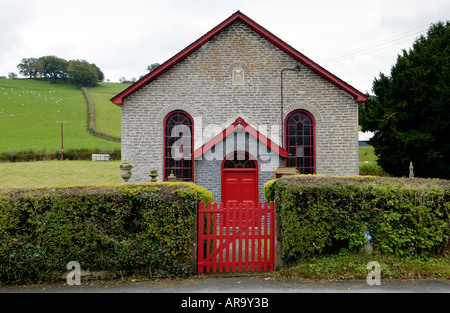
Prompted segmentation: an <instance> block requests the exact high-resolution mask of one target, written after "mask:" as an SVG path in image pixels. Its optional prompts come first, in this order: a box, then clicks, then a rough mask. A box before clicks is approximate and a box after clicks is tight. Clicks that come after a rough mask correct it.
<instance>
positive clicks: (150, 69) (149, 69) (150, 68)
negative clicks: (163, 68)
mask: <svg viewBox="0 0 450 313" xmlns="http://www.w3.org/2000/svg"><path fill="white" fill-rule="evenodd" d="M160 65H161V64H159V63H153V64H151V65H149V66H147V71H149V72H152V71H154V70H155V69H156V68H158V67H159V66H160Z"/></svg>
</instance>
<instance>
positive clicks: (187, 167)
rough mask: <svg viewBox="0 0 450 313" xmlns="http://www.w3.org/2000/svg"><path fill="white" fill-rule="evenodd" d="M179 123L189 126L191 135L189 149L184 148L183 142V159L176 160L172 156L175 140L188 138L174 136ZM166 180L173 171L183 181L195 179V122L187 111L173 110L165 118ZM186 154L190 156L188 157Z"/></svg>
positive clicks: (188, 138)
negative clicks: (173, 132) (174, 130)
mask: <svg viewBox="0 0 450 313" xmlns="http://www.w3.org/2000/svg"><path fill="white" fill-rule="evenodd" d="M177 125H184V126H187V127H189V130H190V136H188V137H187V140H188V141H189V142H190V147H187V148H188V149H189V150H188V151H185V150H184V148H185V147H184V145H183V144H182V145H181V147H182V156H181V160H176V159H175V158H174V157H172V153H171V151H172V147H173V145H174V144H175V142H177V141H179V140H182V141H183V142H184V141H185V140H186V139H185V138H184V137H183V136H184V135H185V134H183V136H181V137H180V136H172V135H173V134H172V130H173V128H174V127H175V126H177ZM163 127H164V177H163V179H164V181H167V178H168V176H169V175H170V173H171V171H173V174H174V175H175V176H176V178H177V180H181V181H189V182H193V181H194V153H193V151H194V149H193V148H194V122H193V119H192V117H191V116H190V115H189V114H188V113H186V112H185V111H180V110H177V111H172V112H170V113H169V114H167V116H166V118H165V119H164V126H163ZM185 156H188V157H187V158H186V157H185Z"/></svg>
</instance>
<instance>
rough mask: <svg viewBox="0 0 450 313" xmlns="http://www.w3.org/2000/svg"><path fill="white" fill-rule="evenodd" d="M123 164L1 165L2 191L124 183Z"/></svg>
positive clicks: (48, 163)
mask: <svg viewBox="0 0 450 313" xmlns="http://www.w3.org/2000/svg"><path fill="white" fill-rule="evenodd" d="M119 166H120V161H105V162H92V161H39V162H17V163H0V189H1V188H4V189H5V188H6V189H7V188H40V187H57V186H83V185H98V184H115V183H120V182H121V178H120V169H119Z"/></svg>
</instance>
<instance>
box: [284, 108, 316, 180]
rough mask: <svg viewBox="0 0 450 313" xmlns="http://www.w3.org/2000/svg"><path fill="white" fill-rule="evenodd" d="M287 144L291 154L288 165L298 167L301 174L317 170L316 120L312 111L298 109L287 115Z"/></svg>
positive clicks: (287, 159)
mask: <svg viewBox="0 0 450 313" xmlns="http://www.w3.org/2000/svg"><path fill="white" fill-rule="evenodd" d="M284 125H285V130H284V134H285V144H286V150H287V152H288V153H289V156H288V157H287V158H286V161H285V165H286V166H287V167H296V168H298V169H299V170H300V173H301V174H315V172H316V143H315V121H314V118H313V116H312V115H311V113H309V112H307V111H304V110H296V111H293V112H291V113H289V115H288V116H287V117H286V121H285V124H284Z"/></svg>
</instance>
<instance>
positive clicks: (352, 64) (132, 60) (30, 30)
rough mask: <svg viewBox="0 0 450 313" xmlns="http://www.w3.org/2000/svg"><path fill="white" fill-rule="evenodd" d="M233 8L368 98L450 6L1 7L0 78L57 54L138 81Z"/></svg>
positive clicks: (57, 0)
mask: <svg viewBox="0 0 450 313" xmlns="http://www.w3.org/2000/svg"><path fill="white" fill-rule="evenodd" d="M238 10H239V11H241V12H242V13H244V14H245V15H247V16H248V17H249V18H251V19H252V20H254V21H255V22H256V23H258V24H260V25H261V26H263V27H264V28H266V29H267V30H269V31H270V32H272V33H273V34H274V35H276V36H277V37H279V38H280V39H282V40H283V41H285V42H286V43H288V44H289V45H290V46H292V47H294V48H295V49H296V50H298V51H300V52H301V53H303V54H304V55H306V56H307V57H308V58H310V59H311V60H313V61H314V62H316V63H318V64H319V65H321V66H322V67H324V68H325V69H327V70H328V71H329V72H331V73H333V74H334V75H336V76H338V77H339V78H341V79H342V80H344V81H345V82H347V83H348V84H350V85H352V86H353V87H355V88H357V89H358V90H359V91H361V92H364V93H365V92H369V93H370V92H371V91H372V83H373V80H374V78H376V77H378V76H379V74H380V73H384V74H387V75H389V74H390V69H391V67H392V66H393V65H394V64H395V62H396V59H397V56H398V54H401V52H402V50H403V49H406V50H408V49H409V48H410V47H411V46H412V43H413V42H414V40H415V39H416V38H417V37H418V36H420V35H421V34H423V35H425V34H426V31H427V29H428V28H429V27H430V25H431V24H432V23H436V22H437V21H446V20H449V19H450V1H448V0H427V1H424V0H380V1H374V0H341V1H336V0H309V1H305V0H270V1H268V0H227V1H224V0H127V1H124V0H0V76H7V75H8V73H9V72H14V73H17V74H18V72H19V71H18V69H17V65H18V64H19V63H20V62H21V60H22V58H31V57H35V58H39V57H42V56H47V55H55V56H57V57H60V58H63V59H66V60H73V59H84V60H87V61H88V62H89V63H95V64H96V65H97V66H98V67H99V68H100V69H101V70H102V71H103V73H104V74H105V79H106V80H109V81H111V82H118V81H119V78H120V77H126V78H127V79H131V78H136V79H138V78H139V77H140V76H142V75H144V74H146V73H147V66H148V65H150V64H153V63H164V62H165V61H167V60H168V59H169V58H171V57H172V56H174V55H175V54H177V53H178V52H180V51H181V50H183V49H184V48H185V47H187V46H188V45H189V44H191V43H192V42H194V41H195V40H197V39H198V38H200V37H201V36H203V35H204V34H205V33H207V32H208V31H209V30H211V29H212V28H214V27H215V26H217V25H218V24H220V23H221V22H222V21H224V20H225V19H226V18H228V17H229V16H231V15H232V14H233V13H235V12H236V11H238Z"/></svg>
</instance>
